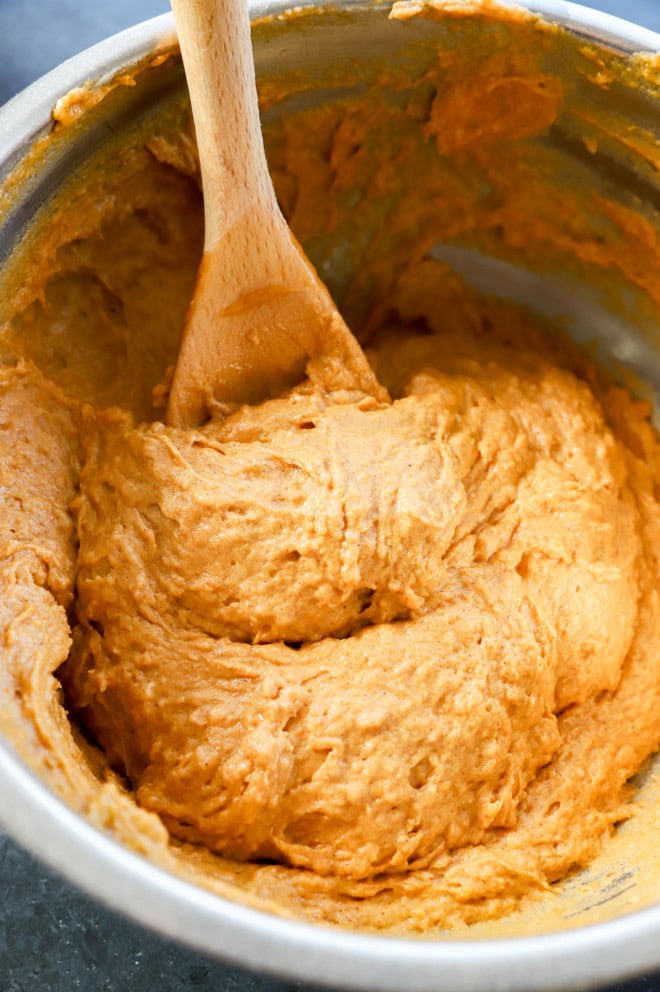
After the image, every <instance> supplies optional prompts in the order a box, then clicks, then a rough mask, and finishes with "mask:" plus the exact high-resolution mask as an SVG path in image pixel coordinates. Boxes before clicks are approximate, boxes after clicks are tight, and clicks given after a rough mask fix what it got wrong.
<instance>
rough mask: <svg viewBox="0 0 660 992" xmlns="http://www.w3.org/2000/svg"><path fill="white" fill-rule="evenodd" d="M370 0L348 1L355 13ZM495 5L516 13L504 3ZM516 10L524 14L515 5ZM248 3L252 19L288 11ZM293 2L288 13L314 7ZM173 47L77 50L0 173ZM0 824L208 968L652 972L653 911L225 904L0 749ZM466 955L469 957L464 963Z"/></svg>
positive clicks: (488, 979)
mask: <svg viewBox="0 0 660 992" xmlns="http://www.w3.org/2000/svg"><path fill="white" fill-rule="evenodd" d="M374 2H378V0H347V2H344V3H336V4H334V6H336V7H338V8H340V9H349V10H350V9H359V8H361V7H366V6H370V5H372V4H373V3H374ZM500 2H501V3H502V6H505V7H506V6H514V4H513V3H512V2H511V0H500ZM517 5H518V6H520V4H517ZM291 6H292V4H291V3H290V2H287V0H254V2H251V3H250V12H251V16H252V18H253V19H255V18H258V17H263V16H268V15H277V14H280V13H283V12H285V11H286V10H288V9H291ZM315 6H317V4H316V3H315V0H303V2H302V3H300V4H298V5H297V7H310V8H312V7H315ZM522 6H525V7H527V8H528V9H529V10H531V11H532V12H533V13H538V14H540V15H541V16H543V17H545V18H547V19H548V20H551V21H555V22H557V23H559V24H560V25H561V26H562V27H565V28H567V29H568V30H570V31H571V32H572V33H574V34H577V35H579V36H581V37H584V38H585V39H587V40H589V41H592V42H595V43H597V44H600V45H604V46H606V47H609V48H612V49H614V50H615V51H618V52H620V53H622V54H631V53H633V52H638V51H651V52H660V34H658V33H656V32H654V31H650V30H648V29H645V28H642V27H639V26H637V25H635V24H631V23H630V22H628V21H625V20H622V19H621V18H618V17H614V16H612V15H610V14H604V13H602V12H600V11H597V10H594V9H592V8H587V7H584V6H581V5H578V4H575V3H572V2H569V0H527V2H524V3H522ZM175 45H176V32H175V29H174V21H173V17H172V15H171V14H163V15H161V16H159V17H155V18H152V19H151V20H147V21H144V22H142V23H140V24H137V25H135V26H134V27H132V28H129V29H128V30H126V31H122V32H120V33H118V34H116V35H113V36H112V37H110V38H107V39H106V40H104V41H102V42H100V43H99V44H97V45H94V46H92V47H91V48H88V49H86V50H85V51H83V52H81V53H80V54H79V55H76V56H74V57H73V58H71V59H69V60H67V61H66V62H64V63H62V64H61V65H59V66H58V67H57V68H55V69H53V70H52V71H51V72H49V73H47V74H46V75H45V76H43V77H41V78H40V79H38V80H37V81H36V82H34V83H33V84H32V85H31V86H29V87H27V89H25V90H23V91H22V92H21V93H19V94H18V95H17V96H15V97H14V98H13V99H11V100H10V101H9V102H8V103H7V104H5V106H4V107H3V108H0V174H3V175H7V174H8V173H9V172H10V171H11V169H12V168H13V166H14V164H16V163H17V162H18V161H19V160H20V158H21V157H22V156H23V154H24V153H25V152H26V151H27V150H28V148H29V147H30V146H31V144H32V143H33V141H34V140H35V139H36V138H37V137H38V136H39V135H40V134H42V133H44V132H45V131H46V129H47V128H48V127H49V126H50V123H51V116H50V115H51V110H52V108H53V106H54V104H55V103H56V102H57V100H58V99H59V98H60V97H61V96H63V95H65V94H66V93H68V92H70V91H71V90H72V89H75V88H76V87H79V86H82V85H83V84H84V83H86V82H89V81H94V82H95V83H97V84H98V83H102V82H104V81H105V80H107V79H109V78H111V77H112V76H113V75H114V74H115V73H116V72H117V71H118V70H119V69H125V68H127V67H129V66H131V65H135V64H137V63H139V62H140V61H141V60H142V59H144V58H145V57H146V56H147V55H149V54H153V55H155V54H157V53H158V52H162V51H165V50H167V49H171V48H172V47H173V46H175ZM0 823H1V824H2V825H3V826H4V828H5V829H6V831H7V832H8V833H9V834H10V835H11V836H12V837H13V838H14V839H15V840H16V841H17V842H18V843H19V844H21V845H22V846H23V847H25V848H27V849H28V850H29V851H30V852H31V853H32V854H34V855H35V856H36V857H37V858H39V859H40V860H41V861H43V862H45V863H46V864H47V865H48V866H50V867H51V868H53V869H55V870H56V871H57V872H59V873H60V874H61V875H63V876H64V877H65V878H66V879H67V880H68V881H70V882H72V883H74V884H75V885H77V886H78V887H79V888H81V889H83V890H84V891H86V892H87V893H88V894H89V895H91V896H92V897H93V898H95V899H97V900H98V901H101V902H103V903H105V904H106V905H107V906H108V907H110V908H111V909H114V910H116V911H119V912H121V913H122V914H124V915H125V916H128V917H129V918H131V919H132V920H134V921H135V922H137V923H141V924H143V925H145V926H147V927H149V928H151V929H152V930H154V931H156V932H158V933H160V934H161V935H163V936H165V937H169V938H171V939H173V940H176V941H178V942H180V943H184V944H186V945H188V946H190V947H192V948H194V949H196V950H198V951H201V952H203V953H205V954H207V955H209V954H210V955H211V956H214V957H216V958H219V959H222V960H225V961H228V962H232V963H234V964H237V965H242V966H244V967H247V968H251V969H253V970H256V971H260V972H265V973H268V974H271V975H275V976H278V977H280V978H284V979H290V980H302V981H307V982H311V983H314V984H316V985H317V986H319V985H324V986H330V987H334V988H346V989H349V988H350V989H360V990H362V989H364V990H374V992H400V990H401V989H406V990H407V992H435V990H438V992H439V990H443V992H481V990H483V989H484V988H489V989H492V990H498V992H528V990H530V989H536V990H539V992H545V990H548V992H549V990H551V989H560V988H569V987H575V986H577V985H580V986H582V987H583V988H587V987H594V986H596V985H599V984H605V983H608V984H609V983H611V982H613V981H616V980H620V979H623V978H629V977H633V976H635V975H638V974H642V973H644V972H651V971H653V970H654V969H657V968H658V967H660V904H658V905H656V906H652V907H649V908H647V909H644V910H639V911H636V912H631V913H629V914H626V915H624V916H622V917H619V918H617V919H614V920H609V921H607V922H604V923H597V924H591V925H588V926H585V927H581V928H578V929H575V930H570V931H562V932H559V933H552V934H544V935H536V936H522V937H515V938H497V939H489V940H483V939H480V940H475V941H472V940H466V939H465V936H462V937H460V936H459V937H458V938H457V937H456V936H452V935H451V934H449V935H447V936H441V937H438V938H437V939H431V940H430V939H420V938H411V937H403V936H392V935H388V936H381V935H371V934H363V933H357V932H352V931H348V930H342V929H339V928H331V927H328V926H324V925H316V924H313V923H308V922H303V921H299V920H293V919H287V918H282V917H279V916H275V915H273V914H270V913H267V912H265V911H262V910H259V909H254V908H250V907H248V906H245V905H242V904H240V903H235V902H232V901H230V900H228V899H224V898H222V897H220V896H217V895H214V894H213V893H211V892H209V891H207V890H204V889H202V888H200V887H199V886H196V885H194V884H192V883H190V882H187V881H185V880H183V879H181V878H179V877H177V876H175V875H172V874H170V873H169V872H167V871H165V870H164V869H161V868H159V867H157V866H156V865H155V864H153V863H152V862H150V861H148V860H146V859H145V858H143V857H141V856H139V855H137V854H135V853H133V852H132V851H130V850H129V849H128V848H126V847H124V846H123V845H122V844H120V843H119V842H117V841H116V840H114V839H112V838H111V837H110V836H109V835H108V834H105V833H103V832H102V831H101V830H99V829H97V828H95V827H94V826H92V824H90V823H89V822H88V821H86V820H85V819H84V818H83V817H82V816H81V815H79V814H77V813H75V812H74V811H73V810H72V809H70V808H69V807H68V806H67V805H66V804H65V803H64V801H63V800H61V799H60V798H58V797H57V796H56V795H55V794H54V793H53V792H51V790H50V789H49V788H48V787H47V786H46V785H45V784H44V783H43V782H42V781H41V780H40V779H39V778H38V777H37V775H36V774H35V773H33V772H32V771H31V770H30V769H28V767H27V766H26V765H25V763H24V762H23V761H22V759H21V758H19V756H18V755H17V753H16V752H15V750H14V749H13V747H12V746H11V745H10V744H9V743H8V742H7V741H5V740H2V739H0ZM466 948H469V954H466Z"/></svg>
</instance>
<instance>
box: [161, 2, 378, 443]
mask: <svg viewBox="0 0 660 992" xmlns="http://www.w3.org/2000/svg"><path fill="white" fill-rule="evenodd" d="M171 2H172V9H173V11H174V17H175V20H176V26H177V32H178V35H179V42H180V45H181V53H182V56H183V62H184V66H185V70H186V77H187V80H188V88H189V91H190V97H191V102H192V108H193V116H194V120H195V130H196V133H197V144H198V147H199V158H200V165H201V173H202V185H203V189H204V217H205V225H206V227H205V240H204V255H203V258H202V262H201V265H200V269H199V273H198V276H197V285H196V288H195V293H194V296H193V300H192V303H191V304H190V308H189V310H188V314H187V317H186V323H185V327H184V331H183V336H182V340H181V345H180V349H179V355H178V359H177V363H176V368H175V371H174V378H173V381H172V385H171V389H170V396H169V405H168V410H167V419H168V422H169V423H170V424H173V425H177V426H195V425H197V424H199V423H201V422H202V421H204V420H205V419H206V418H207V417H208V416H209V415H210V413H211V412H212V411H213V410H214V409H216V410H217V409H223V408H224V409H226V408H227V407H229V408H231V406H232V405H233V404H241V403H256V402H260V401H261V400H263V399H265V398H267V397H270V396H274V395H277V394H278V393H281V392H282V391H283V390H285V389H287V388H289V387H290V386H291V385H293V384H295V383H296V382H298V381H300V380H301V379H302V378H303V376H304V374H305V366H306V364H307V362H308V361H309V359H315V358H317V359H321V360H322V361H323V360H325V359H327V368H328V369H329V370H330V371H331V373H332V375H334V377H335V379H337V376H339V384H340V385H349V386H351V387H357V388H359V389H361V390H364V391H365V392H367V393H371V394H372V395H374V396H378V397H379V398H381V397H383V395H384V390H383V389H382V387H381V386H380V385H379V384H378V382H377V380H376V378H375V376H374V374H373V372H372V370H371V368H370V367H369V364H368V362H367V360H366V358H365V356H364V353H363V352H362V349H361V348H360V346H359V344H358V343H357V341H356V339H355V338H354V337H353V335H352V334H351V332H350V331H349V329H348V327H347V326H346V324H345V323H344V321H343V319H342V318H341V316H340V315H339V313H338V311H337V309H336V307H335V305H334V303H333V302H332V299H331V298H330V294H329V293H328V291H327V289H326V288H325V286H324V285H323V283H322V282H321V280H320V279H319V277H318V275H317V274H316V272H315V270H314V268H313V267H312V265H311V264H310V262H309V261H308V260H307V258H306V257H305V255H304V254H303V252H302V249H301V248H300V246H299V244H298V243H297V241H296V240H295V238H294V237H293V235H292V233H291V231H290V230H289V228H288V226H287V223H286V221H285V220H284V218H283V216H282V214H281V212H280V209H279V207H278V205H277V201H276V199H275V191H274V189H273V185H272V182H271V179H270V175H269V172H268V166H267V163H266V155H265V152H264V145H263V138H262V134H261V126H260V121H259V108H258V102H257V90H256V83H255V75H254V61H253V56H252V44H251V38H250V20H249V13H248V6H247V0H171ZM332 375H331V378H332Z"/></svg>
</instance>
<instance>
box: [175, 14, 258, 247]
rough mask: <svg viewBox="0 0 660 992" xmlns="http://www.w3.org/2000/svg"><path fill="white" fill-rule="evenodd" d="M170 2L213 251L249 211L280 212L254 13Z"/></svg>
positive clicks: (207, 238) (208, 243) (208, 244)
mask: <svg viewBox="0 0 660 992" xmlns="http://www.w3.org/2000/svg"><path fill="white" fill-rule="evenodd" d="M171 4H172V10H173V12H174V16H175V19H176V23H177V28H178V33H179V42H180V45H181V54H182V56H183V61H184V65H185V67H186V77H187V81H188V88H189V90H190V94H191V102H192V106H193V115H194V120H195V131H196V136H197V144H198V147H199V157H200V167H201V173H202V185H203V187H204V217H205V242H204V248H205V250H206V251H212V250H213V248H214V247H215V246H216V245H217V243H218V242H219V241H220V240H222V238H223V237H225V236H226V235H227V234H229V232H230V231H231V230H232V229H233V228H235V227H236V225H237V224H240V223H241V221H242V219H243V217H244V215H245V213H246V212H252V211H255V209H256V210H257V211H258V212H262V211H263V212H265V213H267V214H268V213H272V211H273V208H274V207H275V194H274V191H273V186H272V182H271V179H270V175H269V172H268V166H267V163H266V154H265V151H264V144H263V138H262V134H261V124H260V120H259V109H258V103H257V99H256V96H255V91H256V81H255V72H254V57H253V54H252V42H251V37H250V15H249V10H248V4H247V0H171ZM227 190H231V195H229V196H228V195H226V193H225V191H227ZM223 194H225V195H223Z"/></svg>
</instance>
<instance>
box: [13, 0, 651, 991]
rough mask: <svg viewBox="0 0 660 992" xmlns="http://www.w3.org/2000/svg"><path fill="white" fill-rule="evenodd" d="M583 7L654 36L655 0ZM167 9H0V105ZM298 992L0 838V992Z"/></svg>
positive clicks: (34, 5)
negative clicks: (233, 964) (99, 896)
mask: <svg viewBox="0 0 660 992" xmlns="http://www.w3.org/2000/svg"><path fill="white" fill-rule="evenodd" d="M587 6H592V7H599V8H600V9H601V10H607V11H608V12H609V13H612V14H616V15H618V16H620V17H626V18H628V19H629V20H633V21H637V22H638V23H640V24H644V25H645V26H646V27H649V28H653V29H654V30H656V31H660V0H598V2H594V3H588V4H587ZM167 9H168V7H167V3H166V2H163V0H0V103H4V102H5V101H6V100H8V99H9V98H10V97H11V96H13V95H14V94H15V93H17V92H18V91H19V90H21V89H23V87H25V86H27V85H28V84H29V83H30V82H32V81H33V80H34V79H36V78H37V77H38V76H40V75H42V74H43V73H44V72H47V71H48V70H49V69H52V68H53V67H54V66H56V65H57V64H58V63H59V62H62V61H63V60H64V59H66V58H69V57H70V56H71V55H74V54H76V53H77V52H79V51H81V50H82V49H83V48H86V47H87V46H88V45H92V44H94V43H95V42H96V41H100V40H101V39H102V38H105V37H107V36H108V35H110V34H113V33H114V32H116V31H120V30H122V29H123V28H125V27H129V26H130V25H131V24H135V23H137V22H138V21H141V20H144V19H146V18H148V17H154V16H156V15H157V14H160V13H163V12H164V11H165V10H167ZM255 956H256V957H257V958H258V950H257V953H256V955H255ZM531 980H532V976H530V981H531ZM301 988H302V986H300V985H298V984H290V983H287V982H279V981H275V980H273V979H267V978H260V977H258V976H254V975H248V974H246V973H243V972H240V971H237V970H235V969H232V968H228V967H225V966H223V965H220V964H218V963H215V962H211V961H208V960H206V959H205V958H203V957H201V956H200V955H198V954H195V953H193V952H191V951H188V950H186V949H183V948H180V947H178V946H176V945H175V944H172V943H169V942H167V941H164V940H161V939H160V938H158V937H155V936H154V935H153V934H150V933H147V932H146V931H145V930H142V929H141V928H140V927H137V926H135V925H134V924H133V923H130V922H128V921H127V920H124V919H122V918H120V917H118V916H116V915H115V914H113V913H111V912H109V911H108V910H106V909H104V908H102V907H101V906H99V905H98V904H96V903H94V902H92V901H91V900H90V899H88V898H87V897H86V896H84V895H81V894H80V893H78V892H77V891H75V890H74V889H72V888H71V886H69V885H68V884H67V883H65V882H63V881H62V880H61V879H59V878H57V877H55V876H54V875H53V874H52V873H51V872H49V871H47V870H45V869H44V868H43V867H42V866H41V865H39V864H38V863H37V862H36V861H34V860H33V859H32V858H31V857H30V856H29V855H27V854H25V853H24V852H23V851H22V850H21V849H20V848H18V847H17V846H16V845H15V844H14V843H13V842H12V841H10V840H9V839H8V838H6V837H5V836H3V835H2V834H0V992H74V990H80V992H133V990H140V992H293V990H294V989H301ZM624 990H625V992H660V975H658V976H655V977H653V976H649V977H646V978H641V979H639V980H637V981H635V982H630V983H628V984H626V985H618V986H616V992H624ZM401 992H406V990H405V989H402V990H401ZM484 992H488V990H487V989H484ZM612 992H614V989H613V990H612Z"/></svg>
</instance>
